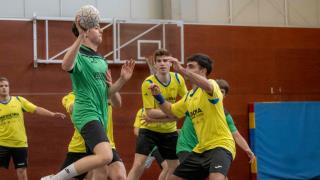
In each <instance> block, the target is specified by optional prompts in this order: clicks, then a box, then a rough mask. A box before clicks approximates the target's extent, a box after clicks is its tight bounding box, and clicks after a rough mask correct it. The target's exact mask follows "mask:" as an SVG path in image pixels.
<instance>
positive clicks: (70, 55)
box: [61, 22, 85, 71]
mask: <svg viewBox="0 0 320 180" xmlns="http://www.w3.org/2000/svg"><path fill="white" fill-rule="evenodd" d="M78 24H79V22H76V25H77V29H78V31H79V36H78V38H77V40H76V41H75V42H74V43H73V44H72V45H71V46H70V48H69V49H68V51H67V53H66V54H65V55H64V57H63V60H62V65H61V67H62V69H63V70H65V71H70V70H72V69H73V66H74V61H75V58H76V55H77V53H78V51H79V49H80V45H81V43H82V42H83V39H84V36H85V32H84V31H83V30H82V29H81V28H80V27H79V25H78Z"/></svg>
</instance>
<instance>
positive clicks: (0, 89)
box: [0, 81, 9, 96]
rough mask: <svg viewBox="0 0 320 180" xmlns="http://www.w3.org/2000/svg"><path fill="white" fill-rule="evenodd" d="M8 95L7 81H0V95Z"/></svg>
mask: <svg viewBox="0 0 320 180" xmlns="http://www.w3.org/2000/svg"><path fill="white" fill-rule="evenodd" d="M8 95H9V82H8V81H0V96H8Z"/></svg>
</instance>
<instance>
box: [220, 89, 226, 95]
mask: <svg viewBox="0 0 320 180" xmlns="http://www.w3.org/2000/svg"><path fill="white" fill-rule="evenodd" d="M220 90H221V93H222V95H223V97H226V90H225V89H220Z"/></svg>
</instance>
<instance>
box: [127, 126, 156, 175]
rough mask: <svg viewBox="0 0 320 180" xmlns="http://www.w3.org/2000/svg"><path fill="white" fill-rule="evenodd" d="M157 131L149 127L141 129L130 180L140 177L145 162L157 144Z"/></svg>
mask: <svg viewBox="0 0 320 180" xmlns="http://www.w3.org/2000/svg"><path fill="white" fill-rule="evenodd" d="M155 140H156V133H155V132H153V131H150V130H147V129H140V130H139V135H138V137H137V143H136V153H135V155H134V161H133V164H132V168H131V169H130V171H129V174H128V180H138V179H140V177H141V175H142V173H143V171H144V168H145V162H146V159H147V157H148V155H149V153H150V152H151V151H152V149H153V148H154V146H155Z"/></svg>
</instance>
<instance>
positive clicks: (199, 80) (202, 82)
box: [169, 57, 213, 95]
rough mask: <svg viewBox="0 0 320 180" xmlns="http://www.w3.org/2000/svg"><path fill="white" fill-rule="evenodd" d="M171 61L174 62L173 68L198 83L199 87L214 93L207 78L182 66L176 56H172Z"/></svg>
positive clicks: (193, 82)
mask: <svg viewBox="0 0 320 180" xmlns="http://www.w3.org/2000/svg"><path fill="white" fill-rule="evenodd" d="M169 61H170V62H171V63H172V65H173V68H174V70H175V71H176V72H178V73H180V74H181V75H183V76H184V77H186V78H187V79H189V81H190V82H191V83H192V84H196V85H197V86H198V87H200V88H201V89H203V90H205V91H206V92H207V93H208V94H209V95H212V92H213V86H212V84H211V83H210V81H209V80H208V79H207V78H205V77H203V76H201V75H199V74H196V73H194V72H191V71H188V70H187V69H186V68H184V67H182V66H181V64H180V63H179V61H178V60H177V59H176V58H174V57H170V58H169Z"/></svg>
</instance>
